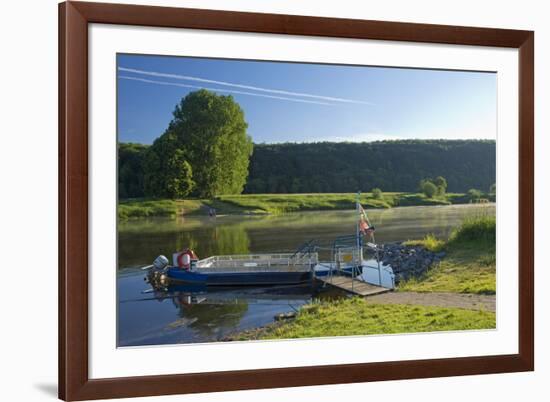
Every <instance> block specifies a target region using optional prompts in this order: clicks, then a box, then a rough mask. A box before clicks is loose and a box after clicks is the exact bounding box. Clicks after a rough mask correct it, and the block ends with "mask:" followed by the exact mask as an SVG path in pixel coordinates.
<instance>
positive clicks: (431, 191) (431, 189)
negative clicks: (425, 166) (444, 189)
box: [420, 180, 437, 198]
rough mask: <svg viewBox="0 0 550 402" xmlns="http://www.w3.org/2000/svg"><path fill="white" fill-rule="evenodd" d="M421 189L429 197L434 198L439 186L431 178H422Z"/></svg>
mask: <svg viewBox="0 0 550 402" xmlns="http://www.w3.org/2000/svg"><path fill="white" fill-rule="evenodd" d="M420 191H422V193H424V195H425V196H426V197H428V198H433V196H434V195H436V194H437V186H436V185H435V184H433V183H432V182H431V181H430V180H422V181H421V182H420Z"/></svg>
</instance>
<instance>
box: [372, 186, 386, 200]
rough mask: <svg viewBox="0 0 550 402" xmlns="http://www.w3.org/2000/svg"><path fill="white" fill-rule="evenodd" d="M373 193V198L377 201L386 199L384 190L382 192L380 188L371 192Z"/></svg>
mask: <svg viewBox="0 0 550 402" xmlns="http://www.w3.org/2000/svg"><path fill="white" fill-rule="evenodd" d="M371 193H372V198H375V199H377V200H381V199H383V198H384V193H382V190H380V189H379V188H373V189H372V190H371Z"/></svg>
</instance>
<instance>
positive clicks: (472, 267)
mask: <svg viewBox="0 0 550 402" xmlns="http://www.w3.org/2000/svg"><path fill="white" fill-rule="evenodd" d="M495 233H496V218H495V217H494V216H483V215H479V216H476V217H472V218H467V219H466V220H464V222H463V223H462V224H461V226H459V227H458V228H457V229H455V230H454V231H453V233H452V234H451V236H450V238H449V240H448V241H447V242H446V243H443V242H441V241H438V240H437V239H435V238H433V236H431V237H429V236H428V237H427V238H425V239H423V240H419V241H416V242H407V243H409V244H417V245H423V246H425V247H426V248H434V247H435V250H434V251H440V250H444V251H445V252H446V253H447V254H446V256H445V258H444V259H443V260H442V261H441V262H440V263H439V264H438V265H437V266H435V267H433V268H431V269H430V270H429V271H428V272H427V273H426V275H425V276H424V277H422V278H418V279H410V280H408V281H407V282H405V283H400V284H399V291H414V292H458V293H477V294H495V293H496V248H495V237H496V235H495Z"/></svg>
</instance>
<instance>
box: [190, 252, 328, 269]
mask: <svg viewBox="0 0 550 402" xmlns="http://www.w3.org/2000/svg"><path fill="white" fill-rule="evenodd" d="M317 262H318V254H317V253H309V254H305V255H304V254H301V255H293V254H290V253H278V254H240V255H215V256H212V257H208V258H204V259H202V260H199V261H198V262H197V268H199V269H204V268H279V267H281V268H282V267H287V268H292V267H295V268H301V270H303V269H306V268H307V269H309V267H310V266H312V265H315V264H317Z"/></svg>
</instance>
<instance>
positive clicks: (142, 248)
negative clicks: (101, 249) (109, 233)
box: [118, 223, 250, 267]
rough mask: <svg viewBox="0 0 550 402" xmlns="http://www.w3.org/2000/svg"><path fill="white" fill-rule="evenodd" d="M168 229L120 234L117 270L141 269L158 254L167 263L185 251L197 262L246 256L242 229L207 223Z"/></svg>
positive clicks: (247, 241) (247, 243) (245, 236)
mask: <svg viewBox="0 0 550 402" xmlns="http://www.w3.org/2000/svg"><path fill="white" fill-rule="evenodd" d="M172 228H173V230H160V229H159V230H158V231H155V230H154V228H151V227H150V228H149V230H147V231H145V230H144V231H127V232H120V233H119V241H118V259H119V267H129V266H139V265H144V264H147V263H149V262H150V261H152V260H153V259H154V258H155V257H156V256H157V255H159V254H164V255H166V256H167V257H168V258H169V259H171V256H172V253H174V252H176V251H178V250H182V249H184V248H186V247H189V248H191V249H193V250H195V252H196V253H197V254H198V256H199V258H205V257H209V256H212V255H219V254H247V253H249V252H250V239H249V237H248V233H247V231H246V229H245V226H244V225H225V224H220V225H217V224H216V223H213V224H212V223H207V224H204V225H202V226H198V227H196V228H194V229H193V230H192V231H191V230H184V228H182V227H181V226H180V227H178V226H173V227H172ZM185 229H186V228H185Z"/></svg>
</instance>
